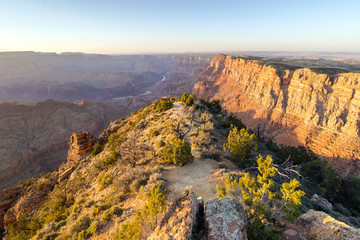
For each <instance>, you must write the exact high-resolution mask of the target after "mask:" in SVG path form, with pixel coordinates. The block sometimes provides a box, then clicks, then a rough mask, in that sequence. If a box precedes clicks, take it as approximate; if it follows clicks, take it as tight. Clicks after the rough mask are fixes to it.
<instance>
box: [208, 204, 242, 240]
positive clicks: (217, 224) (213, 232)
mask: <svg viewBox="0 0 360 240" xmlns="http://www.w3.org/2000/svg"><path fill="white" fill-rule="evenodd" d="M246 218H247V217H246V213H245V211H244V208H243V207H242V205H241V204H240V203H239V201H237V200H236V199H234V198H232V197H224V198H220V199H219V198H217V199H212V200H209V201H208V202H207V203H206V205H205V222H206V226H207V231H208V233H207V239H208V240H215V239H222V240H227V239H228V240H233V239H237V240H241V239H247V236H246V230H245V227H246Z"/></svg>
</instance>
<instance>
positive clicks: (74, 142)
mask: <svg viewBox="0 0 360 240" xmlns="http://www.w3.org/2000/svg"><path fill="white" fill-rule="evenodd" d="M93 144H94V140H93V139H92V137H91V134H90V133H89V132H76V133H73V134H72V135H71V137H70V141H69V146H70V149H69V152H68V155H67V160H68V162H70V163H71V164H73V165H74V164H76V163H77V162H79V161H81V160H82V159H84V158H86V157H88V156H89V155H90V152H91V151H92V146H93Z"/></svg>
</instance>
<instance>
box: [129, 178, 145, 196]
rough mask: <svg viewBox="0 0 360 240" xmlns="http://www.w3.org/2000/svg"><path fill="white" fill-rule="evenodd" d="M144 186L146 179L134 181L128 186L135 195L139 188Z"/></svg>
mask: <svg viewBox="0 0 360 240" xmlns="http://www.w3.org/2000/svg"><path fill="white" fill-rule="evenodd" d="M145 184H146V179H135V180H134V181H132V183H131V184H130V191H131V192H133V193H136V192H138V191H139V189H140V187H141V186H144V185H145Z"/></svg>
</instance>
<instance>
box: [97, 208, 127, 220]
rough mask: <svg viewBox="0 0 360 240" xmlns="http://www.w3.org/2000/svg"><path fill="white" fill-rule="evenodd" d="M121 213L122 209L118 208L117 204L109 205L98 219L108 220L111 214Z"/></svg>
mask: <svg viewBox="0 0 360 240" xmlns="http://www.w3.org/2000/svg"><path fill="white" fill-rule="evenodd" d="M121 214H122V209H121V208H119V207H118V206H114V207H111V208H109V209H107V210H106V211H105V212H104V213H103V214H102V215H101V217H100V220H101V221H102V222H106V221H108V220H109V219H110V218H111V217H112V216H113V215H121Z"/></svg>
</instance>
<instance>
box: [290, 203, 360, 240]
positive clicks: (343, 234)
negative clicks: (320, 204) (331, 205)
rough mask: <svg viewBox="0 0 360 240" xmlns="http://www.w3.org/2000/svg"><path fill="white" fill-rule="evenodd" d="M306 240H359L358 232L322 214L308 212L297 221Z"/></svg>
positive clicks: (359, 234)
mask: <svg viewBox="0 0 360 240" xmlns="http://www.w3.org/2000/svg"><path fill="white" fill-rule="evenodd" d="M296 222H297V225H298V226H300V227H301V228H302V229H303V234H304V235H306V236H307V239H315V240H320V239H321V240H322V239H327V240H337V239H344V240H346V239H348V240H350V239H360V230H359V229H356V228H353V227H351V226H349V225H347V224H345V223H343V222H340V221H337V220H336V219H334V218H332V217H330V216H329V215H328V214H326V213H324V212H319V211H314V210H309V211H308V212H307V213H305V214H303V215H301V216H300V217H299V218H298V219H297V220H296Z"/></svg>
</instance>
